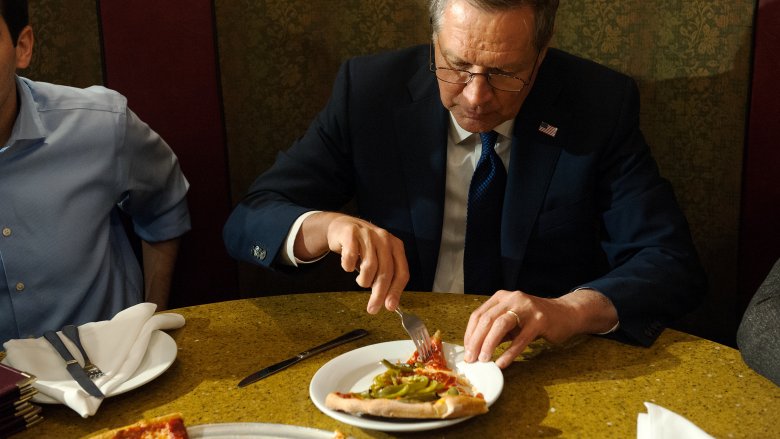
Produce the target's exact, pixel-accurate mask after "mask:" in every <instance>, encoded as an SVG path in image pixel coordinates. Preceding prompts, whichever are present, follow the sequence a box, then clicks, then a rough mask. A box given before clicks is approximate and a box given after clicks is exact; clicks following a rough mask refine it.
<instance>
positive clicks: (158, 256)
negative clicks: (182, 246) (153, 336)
mask: <svg viewBox="0 0 780 439" xmlns="http://www.w3.org/2000/svg"><path fill="white" fill-rule="evenodd" d="M179 241H180V240H179V238H175V239H170V240H167V241H160V242H146V241H142V242H141V249H142V253H143V265H144V292H145V300H146V301H147V302H152V303H155V304H157V310H158V311H160V310H164V309H167V307H168V298H169V296H170V292H171V280H172V278H173V269H174V266H175V265H176V257H177V255H178V253H179Z"/></svg>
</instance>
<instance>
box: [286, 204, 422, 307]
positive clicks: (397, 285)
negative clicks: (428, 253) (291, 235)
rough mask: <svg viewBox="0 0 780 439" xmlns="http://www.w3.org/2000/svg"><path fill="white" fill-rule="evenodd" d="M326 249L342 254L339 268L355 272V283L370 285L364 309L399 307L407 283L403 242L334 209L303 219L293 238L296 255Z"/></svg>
mask: <svg viewBox="0 0 780 439" xmlns="http://www.w3.org/2000/svg"><path fill="white" fill-rule="evenodd" d="M328 250H330V251H332V252H336V253H339V254H340V255H341V268H343V269H344V271H346V272H353V271H356V270H357V271H358V276H357V278H356V279H355V281H356V282H357V284H358V285H360V286H361V287H364V288H371V297H370V298H369V300H368V306H367V310H368V312H369V313H371V314H376V313H377V312H379V310H380V308H381V307H382V304H383V303H384V305H385V308H387V309H388V310H390V311H394V310H395V309H396V308H397V307H398V303H399V301H400V299H401V292H402V291H403V290H404V288H405V287H406V283H407V282H409V265H408V263H407V262H406V253H404V244H403V242H402V241H401V240H400V239H398V238H396V237H395V236H393V235H392V234H390V233H389V232H388V231H387V230H385V229H382V228H380V227H377V226H375V225H373V224H371V223H370V222H368V221H364V220H362V219H360V218H355V217H352V216H349V215H344V214H342V213H336V212H319V213H315V214H314V215H311V216H310V217H308V218H306V220H305V221H304V222H303V225H302V226H301V229H300V231H299V232H298V235H297V236H296V237H295V248H294V252H295V257H296V258H298V259H301V260H310V259H314V258H316V257H318V256H321V255H322V254H324V253H325V252H327V251H328Z"/></svg>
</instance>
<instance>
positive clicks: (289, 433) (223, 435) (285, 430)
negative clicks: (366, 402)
mask: <svg viewBox="0 0 780 439" xmlns="http://www.w3.org/2000/svg"><path fill="white" fill-rule="evenodd" d="M187 434H188V435H189V437H190V439H199V438H203V439H206V438H208V439H232V438H252V439H266V438H268V439H270V438H277V439H281V438H289V439H320V438H322V439H332V438H333V435H334V432H332V431H325V430H318V429H316V428H308V427H299V426H297V425H285V424H261V423H252V422H239V423H232V424H230V423H226V424H203V425H194V426H192V427H187Z"/></svg>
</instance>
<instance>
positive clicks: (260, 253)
mask: <svg viewBox="0 0 780 439" xmlns="http://www.w3.org/2000/svg"><path fill="white" fill-rule="evenodd" d="M267 254H268V253H267V252H266V251H265V249H264V248H262V247H260V246H259V245H255V246H252V256H254V258H255V259H257V260H260V261H262V260H265V257H266V255H267Z"/></svg>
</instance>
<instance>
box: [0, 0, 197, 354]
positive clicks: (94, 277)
mask: <svg viewBox="0 0 780 439" xmlns="http://www.w3.org/2000/svg"><path fill="white" fill-rule="evenodd" d="M0 7H1V8H2V10H1V11H0V13H2V20H0V343H4V342H5V341H7V340H9V339H12V338H24V337H32V336H40V335H41V334H42V333H43V332H44V331H46V330H59V329H61V328H62V327H63V326H64V325H66V324H76V325H78V324H83V323H85V322H89V321H97V320H105V319H109V318H111V317H113V315H114V314H116V313H117V312H119V311H120V310H122V309H125V308H127V307H129V306H132V305H135V304H137V303H140V302H143V301H149V302H154V303H157V304H158V306H159V307H161V308H164V307H165V305H166V303H167V298H168V294H169V291H170V279H171V274H172V271H173V266H174V262H175V259H176V255H177V252H178V237H180V236H181V235H182V234H184V233H185V232H187V231H188V230H189V229H190V219H189V211H188V208H187V202H186V193H187V189H188V187H189V184H188V182H187V180H186V179H185V177H184V176H183V174H182V172H181V170H180V168H179V163H178V160H177V158H176V156H175V155H174V153H173V151H172V150H171V149H170V147H169V146H168V145H167V144H166V143H165V141H163V139H162V138H160V136H159V135H158V134H157V133H155V132H154V131H153V130H152V129H150V128H149V126H148V125H147V124H145V123H144V122H143V121H141V120H140V119H139V118H138V116H136V115H135V114H134V113H133V112H132V111H130V109H129V108H128V107H127V100H126V98H125V97H123V96H122V95H120V94H119V93H117V92H115V91H112V90H109V89H106V88H104V87H99V86H94V87H90V88H87V89H78V88H72V87H66V86H61V85H53V84H48V83H43V82H36V81H31V80H29V79H26V78H22V77H19V76H17V74H16V71H17V69H23V68H25V67H27V66H28V64H29V62H30V57H31V54H32V49H33V31H32V28H31V27H30V26H29V25H28V16H27V2H26V1H11V0H4V1H0ZM121 212H124V213H125V214H127V215H128V216H129V218H131V219H132V224H133V228H134V230H135V234H136V235H138V237H140V239H141V242H142V245H141V248H142V256H143V257H142V259H143V271H142V270H141V264H140V263H139V261H138V258H137V257H136V255H135V252H134V251H133V246H132V245H131V242H130V240H129V239H128V236H127V233H126V231H125V228H124V227H125V226H124V223H123V220H122V218H121V216H122V214H121ZM158 309H159V308H158Z"/></svg>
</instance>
